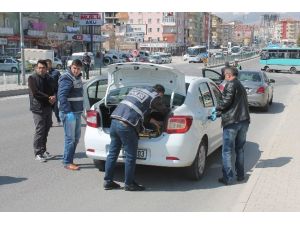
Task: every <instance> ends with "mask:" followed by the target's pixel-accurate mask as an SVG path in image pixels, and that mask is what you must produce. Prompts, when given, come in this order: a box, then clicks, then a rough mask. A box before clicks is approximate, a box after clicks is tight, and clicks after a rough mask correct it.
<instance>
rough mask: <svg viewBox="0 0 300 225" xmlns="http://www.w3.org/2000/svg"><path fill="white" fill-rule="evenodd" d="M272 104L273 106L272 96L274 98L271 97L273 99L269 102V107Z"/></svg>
mask: <svg viewBox="0 0 300 225" xmlns="http://www.w3.org/2000/svg"><path fill="white" fill-rule="evenodd" d="M272 104H273V95H272V97H271V99H270V101H269V105H272Z"/></svg>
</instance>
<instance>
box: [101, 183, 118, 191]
mask: <svg viewBox="0 0 300 225" xmlns="http://www.w3.org/2000/svg"><path fill="white" fill-rule="evenodd" d="M103 187H104V190H112V189H120V188H121V186H120V185H119V184H117V183H116V182H114V181H104V185H103Z"/></svg>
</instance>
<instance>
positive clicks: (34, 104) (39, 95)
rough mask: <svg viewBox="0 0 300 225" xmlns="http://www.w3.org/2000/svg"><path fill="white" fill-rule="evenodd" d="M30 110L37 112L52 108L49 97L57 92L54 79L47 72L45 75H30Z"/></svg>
mask: <svg viewBox="0 0 300 225" xmlns="http://www.w3.org/2000/svg"><path fill="white" fill-rule="evenodd" d="M28 86H29V100H30V110H31V111H32V112H35V113H42V112H44V110H49V109H51V104H50V102H49V97H50V96H53V95H54V94H55V92H54V89H55V88H54V86H53V79H52V78H51V77H50V76H49V75H48V74H46V75H45V77H42V76H39V75H37V74H36V73H34V74H32V75H30V76H29V77H28Z"/></svg>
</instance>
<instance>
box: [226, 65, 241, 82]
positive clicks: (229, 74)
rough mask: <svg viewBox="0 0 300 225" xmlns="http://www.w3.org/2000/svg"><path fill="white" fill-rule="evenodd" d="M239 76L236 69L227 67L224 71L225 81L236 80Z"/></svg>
mask: <svg viewBox="0 0 300 225" xmlns="http://www.w3.org/2000/svg"><path fill="white" fill-rule="evenodd" d="M238 74H239V71H238V70H237V69H236V68H235V67H232V66H230V67H227V68H225V70H224V75H225V80H227V81H231V80H234V79H235V78H236V77H237V76H238Z"/></svg>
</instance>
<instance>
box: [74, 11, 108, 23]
mask: <svg viewBox="0 0 300 225" xmlns="http://www.w3.org/2000/svg"><path fill="white" fill-rule="evenodd" d="M79 25H89V26H91V25H92V26H95V25H98V26H99V25H103V18H102V13H81V14H80V16H79Z"/></svg>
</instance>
